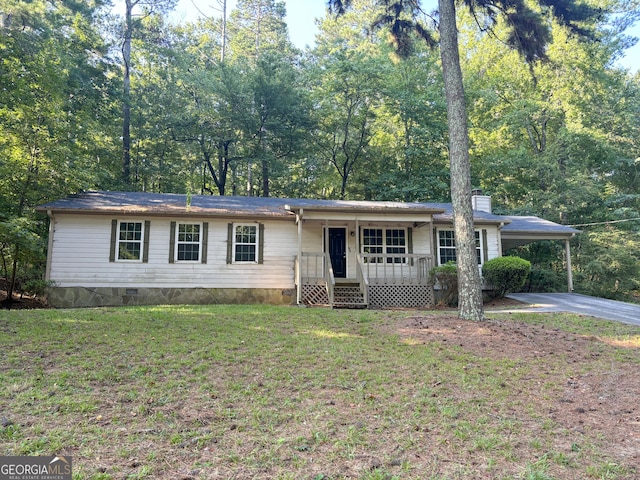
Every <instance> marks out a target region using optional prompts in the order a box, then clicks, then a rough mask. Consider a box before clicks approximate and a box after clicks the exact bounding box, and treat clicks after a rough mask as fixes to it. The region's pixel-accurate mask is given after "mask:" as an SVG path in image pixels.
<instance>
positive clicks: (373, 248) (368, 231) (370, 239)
mask: <svg viewBox="0 0 640 480" xmlns="http://www.w3.org/2000/svg"><path fill="white" fill-rule="evenodd" d="M382 245H383V237H382V229H381V228H363V229H362V252H363V253H382V252H383V246H382ZM365 261H366V262H369V263H380V262H382V258H367V259H365Z"/></svg>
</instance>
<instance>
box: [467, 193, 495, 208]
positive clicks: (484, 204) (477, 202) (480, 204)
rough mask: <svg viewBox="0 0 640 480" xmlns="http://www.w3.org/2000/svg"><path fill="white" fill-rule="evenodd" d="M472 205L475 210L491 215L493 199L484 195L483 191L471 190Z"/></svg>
mask: <svg viewBox="0 0 640 480" xmlns="http://www.w3.org/2000/svg"><path fill="white" fill-rule="evenodd" d="M471 204H472V206H473V209H474V210H479V211H481V212H487V213H491V197H490V196H489V195H483V194H482V190H480V189H474V190H471Z"/></svg>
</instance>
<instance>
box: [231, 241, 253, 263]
mask: <svg viewBox="0 0 640 480" xmlns="http://www.w3.org/2000/svg"><path fill="white" fill-rule="evenodd" d="M235 260H236V262H255V260H256V246H255V245H236V256H235Z"/></svg>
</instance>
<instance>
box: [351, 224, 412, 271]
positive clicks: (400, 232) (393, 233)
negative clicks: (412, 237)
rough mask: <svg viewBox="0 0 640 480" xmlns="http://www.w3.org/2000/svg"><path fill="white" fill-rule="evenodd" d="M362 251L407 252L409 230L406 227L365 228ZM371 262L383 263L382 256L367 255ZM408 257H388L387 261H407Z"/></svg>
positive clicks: (367, 259) (390, 253) (381, 252)
mask: <svg viewBox="0 0 640 480" xmlns="http://www.w3.org/2000/svg"><path fill="white" fill-rule="evenodd" d="M362 253H368V254H378V253H380V254H386V255H394V254H406V253H407V230H406V229H404V228H386V229H383V228H363V229H362ZM365 261H367V262H369V263H382V261H383V260H382V257H367V258H366V259H365ZM406 262H407V259H406V257H400V256H398V257H387V263H406Z"/></svg>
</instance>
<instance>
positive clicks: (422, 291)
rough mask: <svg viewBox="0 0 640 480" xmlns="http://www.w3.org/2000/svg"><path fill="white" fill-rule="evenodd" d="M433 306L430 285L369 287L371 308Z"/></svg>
mask: <svg viewBox="0 0 640 480" xmlns="http://www.w3.org/2000/svg"><path fill="white" fill-rule="evenodd" d="M434 304H435V296H434V293H433V287H432V286H430V285H369V305H370V306H372V307H408V308H415V307H425V306H433V305H434Z"/></svg>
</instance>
